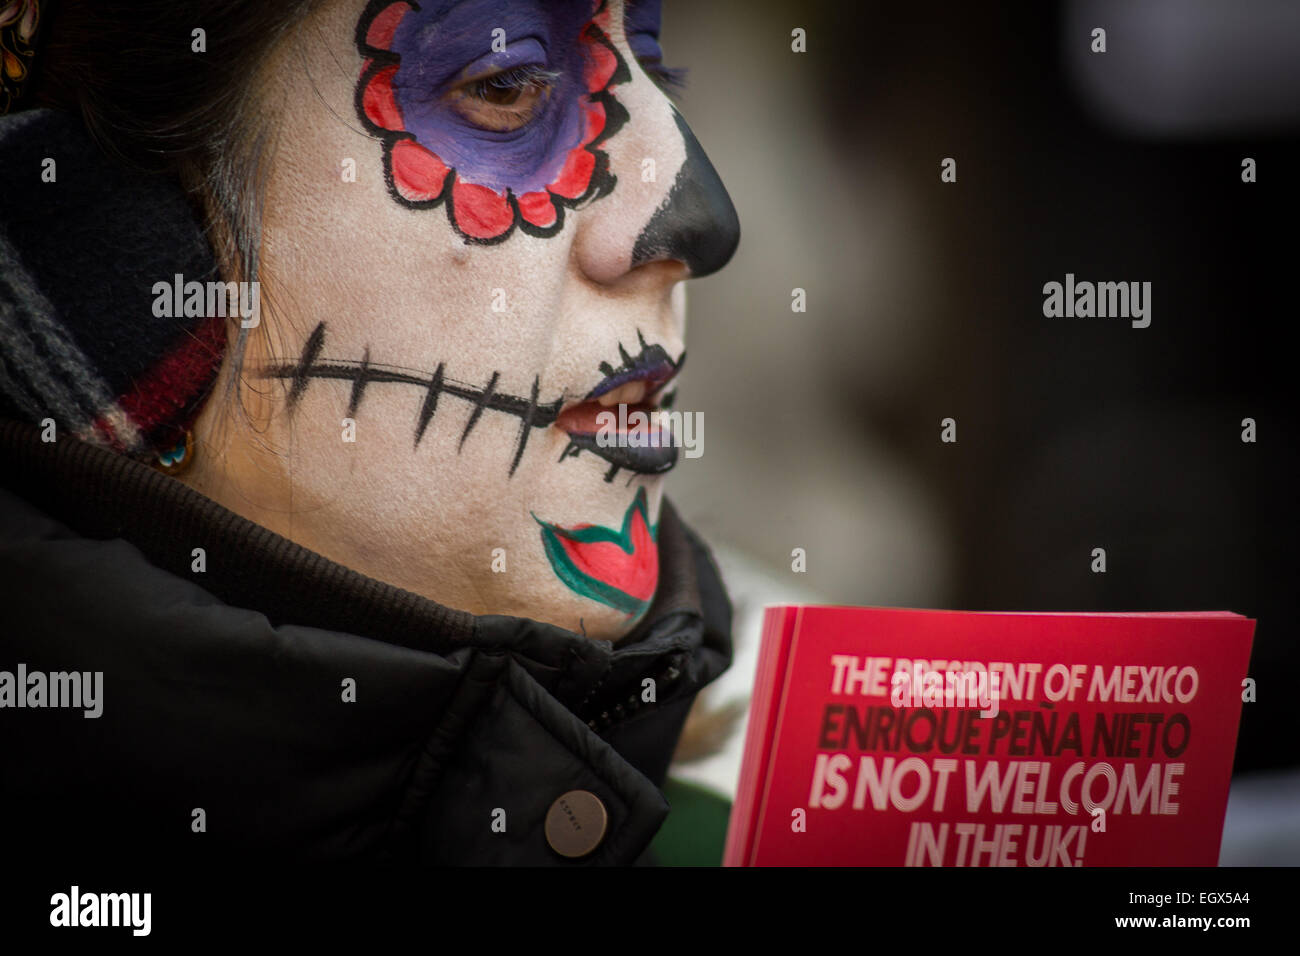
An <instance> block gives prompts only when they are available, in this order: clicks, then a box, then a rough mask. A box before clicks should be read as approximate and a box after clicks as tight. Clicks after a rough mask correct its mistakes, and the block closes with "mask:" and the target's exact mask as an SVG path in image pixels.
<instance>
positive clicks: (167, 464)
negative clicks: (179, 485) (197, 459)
mask: <svg viewBox="0 0 1300 956" xmlns="http://www.w3.org/2000/svg"><path fill="white" fill-rule="evenodd" d="M193 462H194V433H193V432H191V431H186V432H185V437H184V438H182V439H181V441H180V444H178V445H177V446H176V447H175V448H173V449H171V450H170V451H160V452H159V453H158V458H157V459H156V460H155V461H154V463H153V466H154V467H155V468H157V469H158V470H159V471H161V472H162V473H163V474H164V475H172V476H173V477H175V476H176V475H179V474H180V473H181V472H183V471H185V470H186V469H187V468H189V467H190V465H191V464H192V463H193Z"/></svg>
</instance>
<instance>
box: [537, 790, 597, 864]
mask: <svg viewBox="0 0 1300 956" xmlns="http://www.w3.org/2000/svg"><path fill="white" fill-rule="evenodd" d="M608 826H609V814H608V813H607V812H606V810H605V804H603V803H601V802H600V797H598V796H596V795H595V794H594V793H592V792H591V791H590V790H570V791H569V792H568V793H566V794H563V795H561V796H559V797H557V798H556V800H555V802H554V803H552V804H551V809H550V810H549V811H547V814H546V842H547V843H549V844H550V845H551V849H552V850H554V851H555V852H556V853H558V854H560V856H565V857H568V858H570V859H577V858H578V857H580V856H586V855H587V854H588V853H590V852H591V851H592V850H594V849H596V847H598V846H600V841H601V840H603V839H605V830H606V829H607V828H608Z"/></svg>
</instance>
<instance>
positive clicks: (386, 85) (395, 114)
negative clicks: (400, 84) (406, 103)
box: [361, 64, 403, 130]
mask: <svg viewBox="0 0 1300 956" xmlns="http://www.w3.org/2000/svg"><path fill="white" fill-rule="evenodd" d="M396 75H397V64H393V65H392V66H386V67H384V68H383V69H381V70H379V71H378V72H376V73H375V75H374V76H373V77H371V78H370V82H369V83H368V84H366V92H365V94H364V95H363V96H362V98H361V106H362V108H363V109H364V110H365V111H366V117H367V118H368V119H369V120H370V122H372V123H374V124H375V125H376V126H382V127H383V128H384V129H394V130H398V129H401V128H402V122H403V121H402V109H401V107H399V106H398V105H397V98H396V97H395V96H393V77H394V76H396Z"/></svg>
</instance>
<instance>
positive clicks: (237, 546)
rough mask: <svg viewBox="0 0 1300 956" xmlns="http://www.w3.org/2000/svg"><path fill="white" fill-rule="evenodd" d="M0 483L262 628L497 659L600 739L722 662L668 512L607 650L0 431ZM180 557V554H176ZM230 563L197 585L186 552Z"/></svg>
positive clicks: (145, 470) (107, 460) (690, 539)
mask: <svg viewBox="0 0 1300 956" xmlns="http://www.w3.org/2000/svg"><path fill="white" fill-rule="evenodd" d="M0 459H2V460H4V461H5V462H6V465H5V467H4V468H3V469H2V470H0V484H4V485H6V486H8V487H9V488H10V489H11V490H12V491H14V492H16V493H17V494H19V495H20V496H21V497H23V498H26V499H27V500H28V501H30V502H31V503H33V504H35V505H36V506H37V507H39V508H41V509H42V510H43V511H45V512H46V513H47V514H49V515H50V516H52V517H54V518H57V519H58V520H59V521H60V522H62V523H64V524H65V525H67V526H68V527H70V528H71V529H73V530H74V531H76V532H77V533H78V534H80V535H82V536H85V537H88V538H94V539H112V538H123V539H126V540H127V541H129V542H131V543H132V544H134V545H135V546H136V547H137V548H139V550H140V551H141V552H142V553H143V555H144V556H145V557H146V558H147V559H148V560H149V562H150V563H152V564H153V565H155V566H156V567H158V568H160V569H163V570H165V571H168V572H170V573H172V574H175V575H177V576H179V577H182V578H187V579H192V580H195V581H196V582H197V583H200V584H201V585H202V586H203V587H204V588H205V589H206V590H207V591H209V592H210V593H212V594H213V595H215V596H216V597H217V598H218V599H220V600H221V601H222V602H224V603H225V604H227V605H231V606H233V607H237V608H244V609H248V610H253V611H258V612H260V613H262V614H264V615H265V616H266V617H267V619H268V620H269V621H270V623H271V624H272V625H277V626H278V625H282V624H294V625H300V626H308V627H316V628H321V629H324V630H329V631H342V632H346V633H349V634H353V635H356V636H359V637H367V638H371V639H374V640H378V641H383V642H385V643H388V644H395V645H400V646H403V647H408V648H411V649H414V650H419V651H425V652H432V653H435V654H439V655H448V654H451V653H453V652H455V651H456V650H457V649H463V648H465V647H476V648H481V649H484V650H487V651H492V652H507V653H509V654H510V655H511V656H513V657H514V658H515V659H516V660H517V661H518V662H519V663H520V664H521V665H522V666H523V667H524V668H525V670H527V671H528V672H529V674H530V675H531V676H532V677H533V678H534V679H536V680H537V681H538V683H540V684H541V685H542V686H543V687H544V688H546V690H547V691H549V692H550V693H551V694H552V695H554V696H555V697H556V698H557V699H558V700H559V702H560V703H562V704H563V705H564V706H565V707H567V708H568V709H569V710H571V711H572V712H573V713H574V714H576V715H577V716H578V717H580V718H581V719H582V720H584V721H586V722H587V723H588V725H589V726H590V727H592V728H593V729H596V730H601V729H603V728H605V727H608V726H609V725H610V724H612V723H616V722H618V721H620V720H622V719H623V718H625V717H626V716H628V715H629V714H630V713H631V711H633V710H635V709H636V708H637V706H638V702H639V700H640V697H641V694H640V690H641V686H640V685H641V681H642V680H643V679H644V677H645V675H647V674H648V673H649V674H655V675H658V680H659V681H660V686H661V687H665V688H671V689H672V691H673V692H674V696H675V695H676V694H683V695H690V694H693V693H694V692H695V691H697V690H698V689H699V688H700V687H701V686H703V685H704V684H706V683H708V682H709V681H711V680H712V679H713V678H714V677H716V676H717V675H718V674H720V673H721V672H722V671H723V670H725V668H726V667H727V666H728V665H729V664H730V661H731V637H730V631H731V608H730V604H729V602H728V601H727V598H726V594H725V591H724V589H723V587H722V583H721V580H720V578H719V576H718V573H717V570H716V568H715V567H714V565H713V562H712V560H711V558H710V556H709V554H708V552H707V550H706V549H705V547H704V546H703V545H702V544H701V543H700V542H699V541H698V539H696V538H695V536H694V535H693V534H692V533H691V532H690V531H689V529H687V528H686V527H685V526H684V525H683V524H682V522H681V521H680V519H679V517H678V515H677V513H676V511H675V509H674V508H673V506H672V505H671V503H670V502H668V501H666V500H665V501H664V504H663V509H662V513H661V517H660V530H659V535H660V538H659V549H660V550H659V554H660V581H659V587H658V590H657V592H656V596H655V599H654V601H653V602H652V604H651V607H650V610H649V611H648V612H647V614H646V616H645V618H644V620H643V622H642V623H641V625H639V626H638V627H637V629H636V630H635V631H634V632H633V633H632V634H630V635H628V636H627V637H625V638H623V639H622V640H620V641H618V642H616V643H612V644H611V643H609V642H606V641H596V640H591V639H589V638H587V637H584V636H582V635H579V634H576V633H574V632H572V631H569V630H566V629H564V628H561V627H557V626H554V625H550V624H545V623H541V622H538V621H533V620H528V619H525V618H517V617H508V616H501V615H482V616H477V615H472V614H469V613H467V612H464V611H460V610H456V609H454V608H449V607H445V606H443V605H441V604H438V603H436V602H434V601H430V600H428V599H426V598H423V597H421V596H419V595H416V594H412V593H411V592H409V591H405V590H402V589H400V588H396V587H393V586H391V585H388V584H384V583H383V582H380V581H376V580H374V579H372V578H369V577H366V576H365V575H362V574H359V573H358V572H356V571H353V570H351V569H349V568H346V567H344V566H343V565H340V564H337V563H335V562H333V561H330V560H329V559H327V558H325V557H323V556H321V555H319V554H316V553H315V552H313V551H310V550H308V549H306V548H304V547H302V546H300V545H298V544H295V543H294V542H292V541H290V540H288V539H286V538H283V537H281V536H280V535H278V534H275V533H274V532H272V531H270V530H268V529H266V528H264V527H262V526H260V525H258V524H255V523H254V522H251V521H249V520H247V519H245V518H243V517H241V516H239V515H237V514H235V513H234V512H232V511H229V510H227V509H226V508H224V507H222V506H221V505H219V504H217V503H216V502H214V501H212V500H211V499H209V498H207V497H205V496H203V495H202V494H200V493H198V492H196V491H194V490H193V489H191V488H190V487H189V486H187V485H185V484H182V483H181V482H179V481H176V480H175V479H174V478H170V477H168V476H166V475H163V474H161V473H159V472H157V471H155V470H154V469H152V468H150V467H148V466H146V465H143V464H141V463H139V462H137V461H134V460H132V459H130V458H127V457H125V456H123V455H118V454H115V453H113V452H111V451H108V450H106V449H103V448H100V447H97V446H94V445H90V444H87V443H84V442H81V441H77V440H75V439H70V438H60V439H59V440H58V441H56V442H50V443H47V442H44V441H42V440H41V433H40V429H39V428H37V427H35V426H32V425H28V424H25V423H20V422H15V421H9V420H3V419H0ZM182 545H183V546H182ZM196 547H201V548H204V549H205V553H206V554H208V555H229V554H237V555H238V556H239V560H238V561H237V562H225V561H209V562H208V565H207V568H206V570H205V572H204V573H203V574H202V575H201V576H199V575H195V574H194V573H193V572H192V570H191V564H192V561H193V557H192V551H193V549H194V548H196Z"/></svg>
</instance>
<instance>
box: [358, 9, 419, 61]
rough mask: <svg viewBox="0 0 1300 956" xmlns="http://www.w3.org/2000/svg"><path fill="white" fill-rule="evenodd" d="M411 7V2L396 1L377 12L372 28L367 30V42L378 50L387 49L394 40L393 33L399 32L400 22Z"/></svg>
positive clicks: (371, 23) (371, 22) (371, 24)
mask: <svg viewBox="0 0 1300 956" xmlns="http://www.w3.org/2000/svg"><path fill="white" fill-rule="evenodd" d="M410 9H411V7H410V4H408V3H406V2H405V0H402V2H401V3H394V4H393V5H392V6H390V7H386V8H384V9H383V10H382V11H380V12H379V13H377V14H376V15H375V18H374V19H373V20H371V21H370V29H368V30H367V31H366V43H367V44H369V45H370V46H372V47H374V48H375V49H376V50H387V49H388V47H389V44H391V43H392V42H393V34H394V33H396V32H397V26H398V24H400V23H401V22H402V17H404V16H406V14H407V12H408V11H409V10H410Z"/></svg>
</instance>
